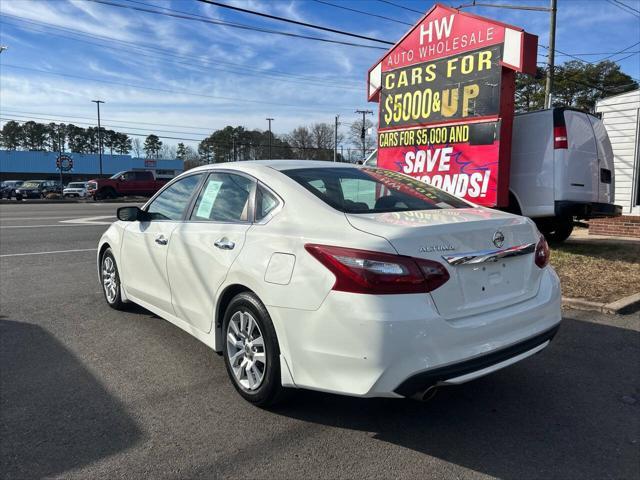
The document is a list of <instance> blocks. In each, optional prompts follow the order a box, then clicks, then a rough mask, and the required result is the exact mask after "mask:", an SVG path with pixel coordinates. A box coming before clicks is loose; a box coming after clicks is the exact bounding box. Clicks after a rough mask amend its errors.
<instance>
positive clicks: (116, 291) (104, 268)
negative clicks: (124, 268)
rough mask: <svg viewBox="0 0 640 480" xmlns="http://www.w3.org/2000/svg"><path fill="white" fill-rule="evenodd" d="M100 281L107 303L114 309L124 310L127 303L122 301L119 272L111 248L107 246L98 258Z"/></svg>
mask: <svg viewBox="0 0 640 480" xmlns="http://www.w3.org/2000/svg"><path fill="white" fill-rule="evenodd" d="M100 283H101V284H102V293H103V294H104V299H105V300H106V301H107V304H108V305H109V306H110V307H111V308H113V309H115V310H124V309H125V308H126V305H127V304H126V303H125V302H123V301H122V292H121V290H120V289H121V285H120V272H118V265H117V264H116V259H115V257H114V256H113V252H112V251H111V248H107V249H106V250H105V251H104V253H103V254H102V257H101V258H100Z"/></svg>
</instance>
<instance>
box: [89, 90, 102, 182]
mask: <svg viewBox="0 0 640 480" xmlns="http://www.w3.org/2000/svg"><path fill="white" fill-rule="evenodd" d="M91 101H92V102H94V103H95V104H96V107H98V156H99V158H100V176H102V128H101V127H100V104H101V103H104V102H103V101H102V100H91Z"/></svg>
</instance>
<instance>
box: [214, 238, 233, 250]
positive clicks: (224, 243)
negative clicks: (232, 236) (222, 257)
mask: <svg viewBox="0 0 640 480" xmlns="http://www.w3.org/2000/svg"><path fill="white" fill-rule="evenodd" d="M213 244H214V245H215V246H216V247H218V248H219V249H220V250H233V247H235V246H236V244H235V243H233V242H232V241H231V240H229V239H228V238H227V237H222V238H219V239H218V240H216V241H215V242H213Z"/></svg>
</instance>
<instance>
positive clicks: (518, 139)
mask: <svg viewBox="0 0 640 480" xmlns="http://www.w3.org/2000/svg"><path fill="white" fill-rule="evenodd" d="M364 164H365V165H367V166H376V165H377V154H376V153H374V154H372V155H370V156H369V157H368V158H367V160H366V161H365V162H364ZM614 180H615V179H614V168H613V150H612V149H611V143H610V141H609V136H608V135H607V131H606V130H605V127H604V124H603V123H602V121H601V120H600V119H598V118H597V117H595V116H594V115H591V114H589V113H586V112H583V111H580V110H576V109H573V108H567V107H556V108H553V109H549V110H539V111H535V112H529V113H521V114H518V115H516V116H515V118H514V123H513V138H512V144H511V174H510V180H509V205H508V206H506V207H505V210H507V211H509V212H512V213H517V214H521V215H524V216H527V217H529V218H532V219H534V221H535V222H536V224H537V225H538V228H539V229H540V231H541V232H542V233H543V234H544V235H545V236H546V237H547V238H548V239H549V240H552V241H554V242H562V241H564V240H566V239H567V238H568V237H569V235H571V232H572V231H573V225H574V219H591V218H599V217H608V216H619V215H621V214H622V207H620V206H619V205H615V204H614V201H615V197H614V191H615V188H614V187H615V182H614Z"/></svg>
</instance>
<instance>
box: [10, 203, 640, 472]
mask: <svg viewBox="0 0 640 480" xmlns="http://www.w3.org/2000/svg"><path fill="white" fill-rule="evenodd" d="M117 206H119V205H113V204H107V205H104V204H65V205H52V204H47V205H35V204H32V205H16V204H12V205H7V204H5V205H1V206H0V307H1V308H0V367H1V370H0V396H1V405H0V407H1V414H0V415H1V422H0V424H1V430H0V465H1V472H2V477H3V478H41V477H63V478H83V479H84V478H110V479H111V478H141V477H150V478H195V477H205V478H326V479H335V478H465V479H466V478H491V477H498V478H507V479H540V478H545V479H549V478H557V479H584V478H594V479H603V478H614V479H634V478H640V460H639V459H640V367H639V366H640V333H639V332H640V314H638V313H636V314H633V315H628V316H606V315H601V314H594V313H588V312H577V311H566V312H565V318H564V324H563V326H562V328H561V330H560V332H559V334H558V336H557V337H556V340H555V341H554V343H553V344H552V345H551V346H550V347H549V348H548V349H546V350H545V351H544V352H542V353H541V354H540V355H537V356H535V357H533V358H529V359H527V360H525V361H523V362H521V363H519V364H517V365H515V366H512V367H510V368H508V369H506V370H503V371H500V372H498V373H495V374H493V375H491V376H489V377H485V378H483V379H480V380H477V381H475V382H472V383H469V384H466V385H463V386H460V387H455V388H451V389H449V390H444V391H442V392H440V393H438V395H436V397H435V398H434V399H433V400H432V401H430V402H428V403H418V402H415V401H410V400H384V399H370V400H362V399H354V398H346V397H339V396H333V395H328V394H322V393H317V392H298V393H297V394H296V395H294V396H293V397H292V398H291V399H290V400H289V402H288V403H286V404H285V405H282V406H279V407H278V408H276V409H273V410H270V411H266V410H260V409H257V408H255V407H253V406H250V405H249V404H247V403H246V402H244V401H242V400H241V399H240V397H239V396H238V395H237V394H236V392H235V390H234V389H233V387H232V386H231V384H230V382H229V381H228V379H227V375H226V372H225V369H224V364H223V361H222V358H221V357H219V356H217V355H216V354H214V353H213V352H212V351H211V350H209V349H208V348H206V347H205V346H204V345H203V344H201V343H200V342H198V341H197V340H195V339H194V338H192V337H190V336H188V335H187V334H186V333H184V332H183V331H181V330H179V329H178V328H177V327H174V326H172V325H171V324H169V323H168V322H164V321H162V320H161V319H159V318H157V317H155V316H154V315H153V314H151V313H149V312H147V311H145V310H143V309H141V308H137V309H133V310H132V311H130V312H127V313H120V312H116V311H114V310H111V309H110V308H108V307H107V306H106V304H105V302H104V299H103V296H102V293H101V290H100V285H99V283H98V281H97V277H96V268H95V248H96V243H97V240H98V238H99V236H100V234H101V233H102V232H103V231H104V230H105V229H106V228H107V223H108V222H110V221H112V220H113V218H112V217H113V215H114V213H115V209H116V208H117ZM49 252H55V253H49Z"/></svg>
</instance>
